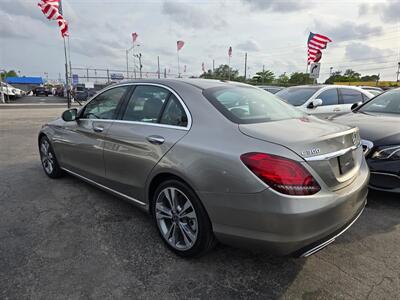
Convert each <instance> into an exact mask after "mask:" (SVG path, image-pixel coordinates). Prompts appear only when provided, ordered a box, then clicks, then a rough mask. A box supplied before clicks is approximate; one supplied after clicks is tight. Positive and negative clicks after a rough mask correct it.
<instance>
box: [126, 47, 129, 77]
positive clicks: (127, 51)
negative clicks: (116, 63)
mask: <svg viewBox="0 0 400 300" xmlns="http://www.w3.org/2000/svg"><path fill="white" fill-rule="evenodd" d="M128 54H129V50H128V49H127V50H126V79H129V56H128Z"/></svg>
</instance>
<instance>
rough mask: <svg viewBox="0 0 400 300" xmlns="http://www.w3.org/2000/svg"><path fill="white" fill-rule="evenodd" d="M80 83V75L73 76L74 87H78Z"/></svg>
mask: <svg viewBox="0 0 400 300" xmlns="http://www.w3.org/2000/svg"><path fill="white" fill-rule="evenodd" d="M78 83H79V76H78V74H72V85H73V86H77V85H78Z"/></svg>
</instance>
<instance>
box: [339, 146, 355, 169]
mask: <svg viewBox="0 0 400 300" xmlns="http://www.w3.org/2000/svg"><path fill="white" fill-rule="evenodd" d="M338 164H339V172H340V174H346V173H347V172H349V171H350V170H351V169H353V168H354V158H353V151H349V152H347V153H346V154H343V155H341V156H339V157H338Z"/></svg>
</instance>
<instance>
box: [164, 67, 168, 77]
mask: <svg viewBox="0 0 400 300" xmlns="http://www.w3.org/2000/svg"><path fill="white" fill-rule="evenodd" d="M164 78H167V68H164Z"/></svg>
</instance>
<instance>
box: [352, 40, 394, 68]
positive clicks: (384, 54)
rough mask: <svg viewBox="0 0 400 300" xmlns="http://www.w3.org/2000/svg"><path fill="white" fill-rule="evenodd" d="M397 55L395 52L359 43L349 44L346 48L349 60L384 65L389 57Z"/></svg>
mask: <svg viewBox="0 0 400 300" xmlns="http://www.w3.org/2000/svg"><path fill="white" fill-rule="evenodd" d="M395 54H396V53H395V51H393V50H390V49H380V48H376V47H371V46H368V45H366V44H364V43H359V42H353V43H351V44H348V45H347V46H346V48H345V56H346V59H348V60H358V61H373V62H376V63H384V62H386V61H388V56H390V55H395Z"/></svg>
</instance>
